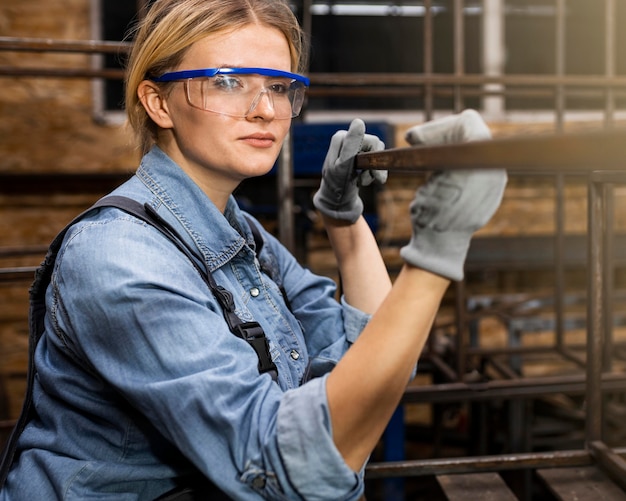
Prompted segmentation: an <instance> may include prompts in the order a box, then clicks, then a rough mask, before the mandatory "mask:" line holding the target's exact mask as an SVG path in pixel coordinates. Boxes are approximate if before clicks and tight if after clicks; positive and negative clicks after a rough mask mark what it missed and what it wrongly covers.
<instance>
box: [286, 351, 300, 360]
mask: <svg viewBox="0 0 626 501" xmlns="http://www.w3.org/2000/svg"><path fill="white" fill-rule="evenodd" d="M289 356H290V357H291V358H292V359H293V360H298V359H299V358H300V353H298V352H297V351H296V350H291V353H290V354H289Z"/></svg>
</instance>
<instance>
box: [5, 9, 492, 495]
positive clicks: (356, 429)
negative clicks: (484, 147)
mask: <svg viewBox="0 0 626 501" xmlns="http://www.w3.org/2000/svg"><path fill="white" fill-rule="evenodd" d="M301 40H302V36H301V32H300V30H299V28H298V25H297V22H296V20H295V19H294V17H293V15H292V13H291V11H290V10H289V8H288V6H287V4H286V3H283V2H280V1H277V0H229V1H224V0H157V1H156V2H155V3H154V5H153V7H152V8H151V10H150V11H149V12H148V14H147V17H146V19H145V20H144V22H143V23H142V25H141V26H140V27H139V30H138V31H137V33H136V38H135V46H134V49H133V53H132V55H131V58H130V61H129V68H128V75H127V100H126V102H127V111H128V115H129V121H130V124H131V125H132V126H133V128H134V130H135V131H136V132H137V134H138V136H139V142H140V144H141V147H142V149H143V151H144V153H145V154H144V157H143V159H142V162H141V165H140V167H139V169H138V170H137V173H136V175H135V176H134V177H133V178H132V179H131V180H130V181H128V182H127V183H125V184H124V185H122V186H121V187H120V188H118V189H117V190H116V191H115V194H116V195H123V196H126V197H130V198H132V199H134V200H137V201H139V202H141V203H142V204H143V203H147V204H148V205H149V206H151V207H152V208H153V210H154V211H155V212H157V213H158V214H159V216H160V217H161V218H163V219H164V220H166V221H167V222H168V223H169V224H170V225H171V226H172V227H173V228H174V229H175V230H176V231H177V233H178V234H179V235H181V238H182V239H183V240H184V241H185V243H186V244H187V245H188V246H190V247H191V248H192V250H193V252H194V254H195V255H196V256H197V257H198V260H199V261H201V265H202V266H203V267H205V268H206V269H207V270H209V271H210V273H211V275H212V276H213V278H214V280H215V281H216V282H217V283H218V284H219V285H220V286H222V287H223V288H225V289H226V290H227V291H229V292H230V294H232V297H233V300H234V304H235V312H236V314H237V315H238V316H239V317H240V318H241V319H242V320H243V321H245V322H251V321H256V322H258V323H259V324H260V326H261V327H262V329H263V331H264V333H265V336H266V337H267V340H268V346H269V352H270V356H271V361H272V362H273V364H274V366H275V369H276V372H277V378H276V380H274V379H273V378H272V377H271V374H270V373H271V372H273V371H268V372H270V373H267V372H264V373H259V370H258V365H259V359H258V357H257V354H256V353H255V351H254V350H253V349H251V347H250V346H249V345H248V344H247V343H246V342H245V341H244V340H243V339H240V338H239V337H237V336H234V335H233V334H232V332H231V331H230V330H229V328H228V325H227V323H226V322H225V319H224V316H223V311H222V307H221V305H220V303H219V302H218V301H217V300H216V298H215V297H214V296H213V294H212V293H211V291H210V290H209V289H208V288H207V286H206V284H205V282H203V280H202V279H201V277H200V275H199V274H198V272H197V271H196V269H195V268H194V266H193V265H192V263H191V262H190V261H189V260H188V259H187V258H186V257H185V256H184V255H183V254H182V253H181V252H180V251H179V250H178V249H177V248H176V247H175V246H174V245H172V243H171V242H170V241H169V240H168V239H167V238H164V236H163V235H162V234H161V233H160V232H159V231H158V230H156V229H155V228H153V227H151V226H150V225H148V224H145V223H143V222H142V221H140V220H138V219H137V218H135V217H133V216H131V215H129V214H127V213H125V212H123V211H121V210H118V209H115V208H105V209H100V210H97V211H93V212H92V213H90V214H89V215H87V216H86V217H85V218H84V219H82V220H81V221H80V222H78V223H77V224H75V225H73V227H72V228H71V229H70V231H69V232H68V233H67V235H66V237H65V240H64V243H63V246H62V248H61V250H60V252H59V254H58V258H57V263H56V268H55V271H54V275H53V277H52V283H51V285H50V287H49V288H48V291H47V297H46V306H47V315H46V332H45V334H44V335H43V337H42V339H41V341H40V342H39V345H38V347H37V353H36V358H35V364H36V368H37V374H38V375H37V379H36V383H35V386H34V388H33V397H34V402H35V408H36V416H35V418H34V419H33V420H32V421H31V422H30V423H29V425H28V426H27V427H26V429H25V430H24V432H23V433H22V435H21V437H20V441H19V448H18V454H17V456H16V460H15V462H14V465H13V468H12V470H11V473H10V474H9V477H8V480H7V483H6V485H5V487H4V489H3V490H2V493H1V495H0V498H1V499H3V500H14V499H28V500H31V499H46V500H48V499H66V500H70V499H77V500H84V499H115V500H116V501H119V500H124V499H141V500H144V499H145V500H151V499H155V498H158V497H160V496H163V495H165V494H166V493H168V492H170V491H172V490H176V488H177V487H178V486H181V485H182V486H184V485H197V486H199V487H198V492H200V493H201V494H202V497H199V498H198V499H219V496H223V497H224V498H226V497H227V498H231V499H236V500H246V499H251V500H252V499H326V500H339V499H344V500H352V499H358V498H359V497H360V496H361V495H362V493H363V478H362V477H363V475H362V473H363V468H364V464H365V462H366V460H367V458H368V456H369V454H370V453H371V451H372V450H373V448H374V446H375V445H376V443H377V441H378V440H379V438H380V436H381V434H382V433H383V431H384V428H385V426H386V424H387V421H388V419H389V417H390V416H391V414H392V413H393V411H394V409H395V407H396V406H397V404H398V402H399V399H400V397H401V395H402V392H403V390H404V388H405V386H406V384H407V381H408V380H409V378H410V377H411V374H412V372H413V370H414V367H415V364H416V361H417V358H418V356H419V354H420V351H421V350H422V347H423V345H424V342H425V340H426V338H427V335H428V332H429V329H430V326H431V324H432V321H433V318H434V316H435V314H436V312H437V308H438V306H439V303H440V300H441V298H442V296H443V294H444V292H445V290H446V288H447V286H448V284H449V280H450V279H459V278H460V276H459V273H460V274H461V275H462V264H463V260H464V255H465V250H464V248H463V247H464V246H465V249H466V247H467V243H468V242H469V239H470V237H471V234H472V232H473V231H474V230H475V229H476V228H477V227H479V226H480V225H481V224H484V222H485V221H486V220H487V219H488V218H489V217H490V215H491V214H492V213H493V211H494V210H495V208H496V207H497V205H498V203H499V200H500V196H501V193H502V189H503V187H504V176H503V174H502V173H499V174H497V175H494V174H493V173H489V174H482V176H483V177H482V178H481V179H482V180H481V181H480V182H477V183H474V188H473V189H474V191H473V192H471V193H469V194H468V193H466V192H463V189H464V184H465V183H466V182H467V180H468V179H473V178H472V175H470V174H467V173H462V174H461V173H457V174H455V176H456V177H455V176H451V175H450V176H449V178H448V177H446V176H447V175H443V174H442V175H438V176H435V177H434V178H433V180H432V181H431V182H430V183H429V184H428V185H426V187H425V188H424V189H422V190H421V191H419V192H418V196H417V197H416V202H415V203H414V206H413V213H414V214H413V224H414V235H413V239H412V241H411V243H410V244H409V245H407V246H406V247H405V248H404V249H403V251H402V255H403V257H404V258H405V260H406V261H407V264H406V266H404V268H403V269H402V271H401V273H400V275H399V276H398V278H397V280H396V282H395V284H394V285H393V287H392V285H391V282H390V280H389V277H388V275H387V272H386V269H385V266H384V263H383V261H382V259H381V256H380V253H379V251H378V248H377V245H376V241H375V239H374V237H373V235H372V233H371V231H370V230H369V228H368V226H367V224H366V223H365V221H364V219H363V217H362V215H361V212H362V202H361V200H360V199H359V196H358V184H362V183H366V182H370V181H372V180H374V179H376V180H379V181H383V180H384V175H382V174H380V173H365V174H361V175H357V174H356V173H355V172H354V171H353V168H352V166H353V160H354V156H355V155H356V154H357V153H358V152H359V151H365V150H377V149H382V148H383V147H384V146H383V144H382V143H381V142H380V140H378V139H377V138H375V137H373V136H370V135H367V134H365V126H364V124H363V122H361V121H360V120H355V121H354V122H353V123H352V125H351V126H350V128H349V130H348V131H347V132H346V131H342V132H339V133H337V134H336V135H335V136H334V137H333V139H332V141H331V145H330V149H329V152H328V156H327V158H326V161H325V164H324V166H323V180H322V183H321V186H320V189H319V191H318V192H317V193H316V195H315V198H314V202H315V205H316V207H317V208H318V209H319V210H320V212H321V213H322V214H323V215H324V222H325V225H326V228H327V232H328V235H329V238H330V241H331V244H332V246H333V249H334V252H335V254H336V257H337V263H338V266H339V271H340V274H341V278H342V284H343V297H342V298H341V300H340V301H339V302H338V301H336V300H335V298H334V295H335V285H334V283H333V282H332V281H330V280H329V279H327V278H323V277H318V276H315V275H313V274H311V273H310V272H309V271H308V270H306V269H304V268H303V267H301V266H300V265H299V264H297V263H296V261H295V259H294V258H293V256H291V255H290V254H289V253H288V252H287V251H286V250H285V249H284V248H283V247H282V246H281V245H280V243H279V242H278V241H277V240H276V239H274V238H272V236H271V235H269V234H268V233H267V232H265V231H263V230H261V233H262V237H263V240H264V244H263V248H262V250H260V252H259V255H258V256H257V255H256V253H255V249H257V250H258V247H257V244H256V243H255V240H254V236H253V233H252V228H251V226H250V223H249V222H248V220H247V219H246V218H245V217H244V215H243V214H242V213H241V211H240V210H239V208H238V207H237V206H236V203H235V201H234V199H233V197H232V193H233V191H234V190H235V189H236V187H237V186H238V185H239V183H240V182H241V181H242V180H244V179H246V178H250V177H255V176H260V175H263V174H265V173H267V172H268V171H269V170H270V169H271V167H272V165H273V164H274V162H275V160H276V158H277V156H278V154H279V150H280V147H281V144H282V142H283V140H284V138H285V136H286V134H287V132H288V129H289V126H290V121H291V119H292V118H293V117H294V116H296V115H297V114H298V112H299V111H300V106H301V104H302V100H303V98H304V91H305V89H306V86H307V83H308V82H307V80H306V78H305V77H302V76H301V75H298V74H296V73H294V72H297V71H298V69H299V68H301V67H302V64H301V63H302V61H301V55H302V53H303V50H302V46H301ZM476 124H478V125H476ZM483 126H484V124H482V122H481V121H480V119H479V117H478V116H477V115H476V114H465V115H462V116H460V117H454V119H453V121H452V122H450V123H448V122H445V123H443V124H440V125H436V124H435V125H434V126H432V127H431V128H426V129H424V128H418V129H415V130H414V131H413V133H412V135H411V140H412V141H413V142H415V143H418V142H425V143H432V142H451V141H457V140H468V139H473V138H475V137H461V136H462V135H463V134H465V131H466V129H468V130H469V129H472V130H475V129H476V127H478V130H479V132H480V134H483V133H484V129H483ZM480 134H479V135H480ZM487 134H488V131H487ZM481 138H482V136H481ZM366 177H367V179H365V178H366ZM449 186H452V187H460V188H459V190H460V191H459V192H458V193H457V195H458V196H457V195H455V197H454V199H453V200H450V201H449V202H450V203H447V201H446V203H445V204H444V202H443V201H442V200H441V199H440V195H441V193H444V192H442V191H441V190H442V189H443V188H445V189H446V190H447V189H448V187H449ZM470 195H471V196H470ZM468 199H469V201H468ZM472 203H473V204H474V207H473V208H472V210H471V211H468V210H467V209H468V204H472ZM421 208H425V211H422V210H421ZM430 209H436V210H430ZM474 209H475V210H474ZM468 212H470V213H469V214H468ZM432 214H434V219H433V217H432ZM251 224H252V225H254V226H256V225H257V224H258V223H254V222H252V223H251ZM450 235H453V236H452V237H450ZM451 238H452V241H453V242H454V249H452V250H448V249H447V244H448V242H449V241H450V239H451ZM260 263H266V264H267V263H269V264H270V265H271V267H272V268H273V270H274V271H275V272H277V273H274V276H275V277H278V280H277V281H278V282H279V283H277V282H276V281H274V280H273V279H272V278H270V277H269V276H268V275H267V274H266V273H264V272H263V271H262V270H261V267H260ZM279 285H281V286H282V289H283V290H284V295H283V293H282V292H281V287H279ZM349 347H350V349H349V350H348V348H349Z"/></svg>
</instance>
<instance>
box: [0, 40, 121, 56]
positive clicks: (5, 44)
mask: <svg viewBox="0 0 626 501" xmlns="http://www.w3.org/2000/svg"><path fill="white" fill-rule="evenodd" d="M131 48H132V43H130V42H113V41H111V42H109V41H101V40H55V39H50V38H19V37H0V51H3V50H4V51H18V52H74V53H81V54H102V53H109V54H118V53H120V52H129V51H130V49H131Z"/></svg>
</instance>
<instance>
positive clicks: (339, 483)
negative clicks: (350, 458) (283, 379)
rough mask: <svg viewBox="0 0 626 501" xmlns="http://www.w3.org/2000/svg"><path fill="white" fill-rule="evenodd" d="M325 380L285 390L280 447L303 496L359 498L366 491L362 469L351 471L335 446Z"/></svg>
mask: <svg viewBox="0 0 626 501" xmlns="http://www.w3.org/2000/svg"><path fill="white" fill-rule="evenodd" d="M326 379H327V376H324V377H320V378H317V379H314V380H312V381H310V382H308V383H307V384H305V385H303V386H301V387H300V388H298V389H296V390H290V391H288V392H286V393H285V395H284V397H283V399H282V401H281V403H280V406H279V408H278V418H277V437H278V448H279V451H280V454H281V456H282V460H283V463H284V465H285V470H286V471H287V474H288V476H289V478H290V480H291V483H292V484H293V485H294V487H295V490H296V491H297V492H298V494H300V495H301V496H302V497H303V498H304V499H307V500H323V499H336V500H338V501H340V500H346V501H347V500H356V499H358V498H359V497H360V496H361V495H362V493H363V476H364V475H363V470H362V471H360V472H358V473H356V472H354V471H352V469H350V468H349V467H348V465H346V463H345V461H344V460H343V458H342V456H341V455H340V454H339V451H338V450H337V448H336V447H335V444H334V442H333V437H332V427H331V421H330V414H329V410H328V400H327V398H326Z"/></svg>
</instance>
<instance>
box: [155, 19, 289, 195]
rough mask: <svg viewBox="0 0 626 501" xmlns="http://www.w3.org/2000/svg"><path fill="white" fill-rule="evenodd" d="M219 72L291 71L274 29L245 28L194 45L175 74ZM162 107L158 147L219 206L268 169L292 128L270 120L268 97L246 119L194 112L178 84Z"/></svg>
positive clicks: (286, 121) (280, 36)
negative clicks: (226, 69)
mask: <svg viewBox="0 0 626 501" xmlns="http://www.w3.org/2000/svg"><path fill="white" fill-rule="evenodd" d="M219 67H230V68H237V67H257V68H258V67H261V68H271V69H276V70H282V71H291V57H290V52H289V45H288V43H287V40H286V38H285V36H284V35H283V34H282V33H281V32H280V31H278V30H277V29H275V28H269V27H267V26H260V25H255V24H250V25H247V26H245V27H243V28H239V29H237V30H235V31H227V32H220V33H217V34H213V35H209V36H207V37H206V38H204V39H202V40H200V41H198V42H196V43H194V44H193V45H192V46H191V47H190V48H189V50H188V52H187V53H186V55H185V57H184V59H183V61H182V62H181V64H180V65H179V66H178V68H176V70H193V69H201V68H219ZM163 106H164V108H165V110H166V112H167V115H168V117H169V120H170V122H171V124H170V125H171V126H168V127H166V128H164V129H163V130H162V131H161V133H160V135H159V138H158V141H157V143H158V145H159V146H160V147H161V148H162V149H163V150H164V151H165V152H166V153H167V154H168V155H169V156H170V157H171V158H172V159H173V160H174V161H176V162H177V163H178V164H179V165H180V166H181V167H182V168H183V169H184V170H185V171H186V172H187V173H188V174H189V175H190V176H191V177H192V179H194V181H195V182H196V183H198V185H199V186H200V187H201V188H202V189H203V190H204V191H205V192H206V193H207V195H209V197H210V198H212V199H213V201H214V202H215V203H216V204H217V205H218V206H219V205H222V202H223V203H224V204H225V201H226V198H227V196H228V195H229V194H230V193H231V192H232V191H233V190H234V189H235V188H236V187H237V185H238V184H239V183H240V182H241V181H242V180H243V179H245V178H248V177H254V176H259V175H263V174H266V173H267V172H268V171H269V170H270V169H271V168H272V166H273V165H274V162H275V161H276V158H277V157H278V154H279V152H280V148H281V145H282V142H283V140H284V139H285V136H286V135H287V132H288V130H289V127H290V125H291V119H280V120H278V119H276V118H275V116H274V110H273V108H272V106H271V105H270V103H269V100H268V98H267V96H264V97H263V98H261V100H260V101H259V102H258V104H257V105H256V107H255V108H254V109H253V111H252V112H251V113H249V114H248V116H246V117H245V118H236V117H232V116H227V115H221V114H218V113H213V112H208V111H204V110H201V109H198V108H194V107H192V106H191V105H190V104H189V103H188V102H187V99H186V95H185V85H184V84H183V83H182V82H179V83H175V84H174V85H173V87H172V90H171V93H170V94H169V95H168V96H166V97H165V99H164V103H163ZM225 197H226V198H225Z"/></svg>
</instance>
